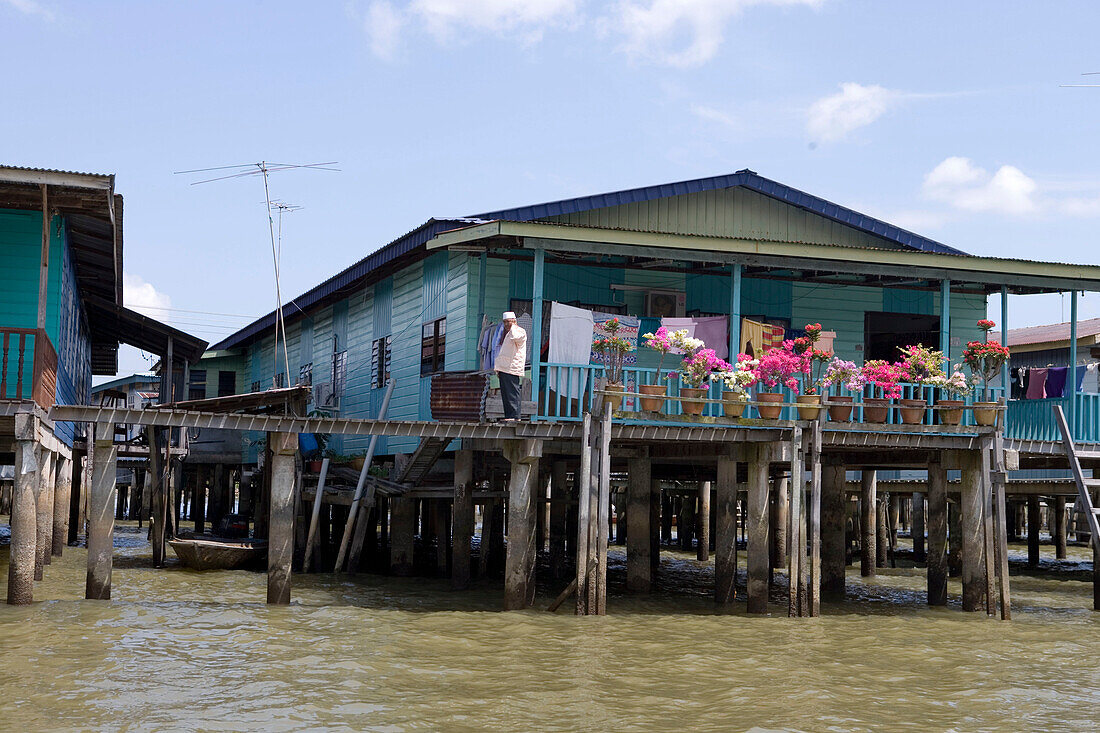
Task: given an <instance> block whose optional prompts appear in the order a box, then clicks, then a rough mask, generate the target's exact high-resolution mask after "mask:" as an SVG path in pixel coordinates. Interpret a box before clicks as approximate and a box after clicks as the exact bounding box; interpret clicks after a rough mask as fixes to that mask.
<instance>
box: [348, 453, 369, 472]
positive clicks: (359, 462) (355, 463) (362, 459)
mask: <svg viewBox="0 0 1100 733" xmlns="http://www.w3.org/2000/svg"><path fill="white" fill-rule="evenodd" d="M366 461H367V457H366V456H355V458H352V459H351V460H350V461H348V465H349V466H351V467H352V468H354V469H355V470H356V471H362V470H363V464H364V463H366Z"/></svg>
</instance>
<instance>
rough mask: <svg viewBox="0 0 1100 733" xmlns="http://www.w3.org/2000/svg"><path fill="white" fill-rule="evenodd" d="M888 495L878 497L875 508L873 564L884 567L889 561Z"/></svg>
mask: <svg viewBox="0 0 1100 733" xmlns="http://www.w3.org/2000/svg"><path fill="white" fill-rule="evenodd" d="M889 503H890V495H889V494H883V495H882V496H880V497H879V498H878V506H877V507H876V508H875V523H876V529H875V540H876V545H875V566H876V567H880V568H884V567H886V566H887V565H888V564H889V562H890V526H889V519H888V518H889V515H890V510H889Z"/></svg>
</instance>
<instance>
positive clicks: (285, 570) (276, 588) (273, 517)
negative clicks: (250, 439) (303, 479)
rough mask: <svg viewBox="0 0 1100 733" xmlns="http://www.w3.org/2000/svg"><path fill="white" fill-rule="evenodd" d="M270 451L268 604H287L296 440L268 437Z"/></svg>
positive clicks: (287, 436)
mask: <svg viewBox="0 0 1100 733" xmlns="http://www.w3.org/2000/svg"><path fill="white" fill-rule="evenodd" d="M267 444H268V446H269V447H270V449H271V492H270V504H269V506H270V507H271V509H270V515H269V518H268V533H269V536H268V544H267V602H268V603H270V604H275V605H282V606H285V605H287V604H288V603H290V568H291V563H292V562H293V559H294V486H295V483H296V480H297V477H296V476H295V472H296V468H295V460H294V459H295V456H296V455H297V453H298V436H297V435H296V434H294V433H268V434H267Z"/></svg>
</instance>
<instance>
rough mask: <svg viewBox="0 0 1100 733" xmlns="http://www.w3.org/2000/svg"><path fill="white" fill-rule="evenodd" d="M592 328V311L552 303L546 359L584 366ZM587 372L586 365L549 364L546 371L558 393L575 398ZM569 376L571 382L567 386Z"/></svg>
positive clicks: (580, 389)
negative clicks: (575, 367) (562, 365)
mask: <svg viewBox="0 0 1100 733" xmlns="http://www.w3.org/2000/svg"><path fill="white" fill-rule="evenodd" d="M592 328H593V319H592V311H590V310H585V309H584V308H574V307H573V306H571V305H565V304H563V303H557V302H554V303H551V304H550V348H549V352H548V353H547V360H548V361H549V362H550V363H551V364H576V365H578V366H587V365H588V364H589V358H590V356H591V351H592ZM567 375H571V377H570V376H567ZM587 376H588V370H587V369H566V368H564V367H563V368H560V369H557V368H551V369H549V370H548V374H547V382H549V384H548V385H547V386H548V387H549V388H550V389H553V390H554V391H555V392H557V393H558V394H565V393H566V392H568V394H569V397H570V398H572V399H578V398H580V396H581V395H582V394H584V388H585V384H586V382H587V381H588V380H587ZM570 379H571V383H570V384H568V386H567V382H569V381H570Z"/></svg>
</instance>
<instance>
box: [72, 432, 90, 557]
mask: <svg viewBox="0 0 1100 733" xmlns="http://www.w3.org/2000/svg"><path fill="white" fill-rule="evenodd" d="M89 439H90V436H89ZM83 464H84V458H82V457H81V456H80V455H78V454H73V463H72V474H71V483H70V484H69V485H70V487H71V491H70V495H69V523H68V527H69V531H68V540H67V542H68V543H69V545H70V546H72V545H76V544H77V543H78V542H79V541H80V533H81V532H82V531H83V530H84V527H83V525H82V522H81V519H82V518H83V515H84V512H83V511H82V509H83V507H84V493H85V492H86V491H87V489H84V488H83V484H84V481H83V480H82V479H83V476H84V465H83Z"/></svg>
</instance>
